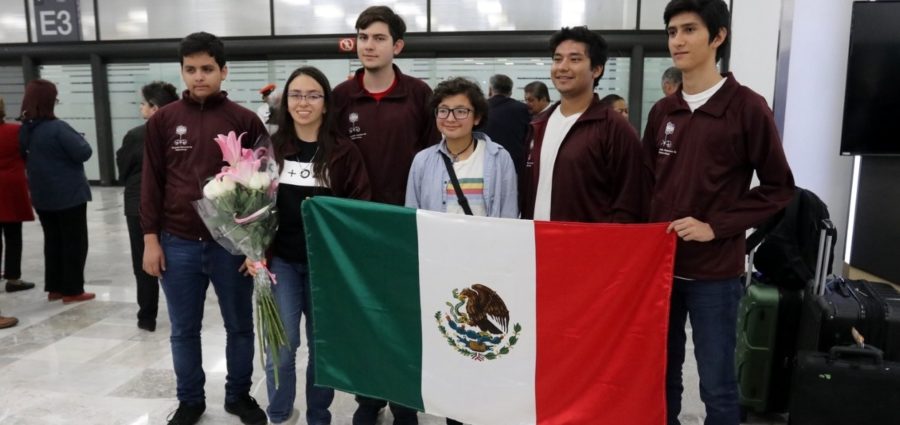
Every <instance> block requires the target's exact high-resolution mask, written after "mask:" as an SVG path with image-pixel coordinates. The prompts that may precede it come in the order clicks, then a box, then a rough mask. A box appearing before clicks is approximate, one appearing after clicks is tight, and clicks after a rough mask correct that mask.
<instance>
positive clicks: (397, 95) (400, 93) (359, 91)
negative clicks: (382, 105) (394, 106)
mask: <svg viewBox="0 0 900 425" xmlns="http://www.w3.org/2000/svg"><path fill="white" fill-rule="evenodd" d="M391 67H392V68H394V79H395V80H396V81H397V84H396V86H394V89H393V90H391V92H390V93H388V94H387V95H386V96H384V97H383V99H401V98H404V97H406V95H407V86H406V84H405V83H404V81H403V76H404V75H403V73H402V72H400V67H398V66H397V64H391ZM365 72H366V70H365V68H360V69H357V70H356V73H355V74H354V75H353V78H352V79H351V81H352V83H351V84H352V86H351V87H353V91H352V92H351V93H350V96H351V97H353V98H354V99H358V98H360V97H368V96H369V92H368V91H366V88H365V87H363V85H362V83H360V81H362V76H363V73H365Z"/></svg>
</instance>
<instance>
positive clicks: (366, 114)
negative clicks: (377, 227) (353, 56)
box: [333, 65, 441, 205]
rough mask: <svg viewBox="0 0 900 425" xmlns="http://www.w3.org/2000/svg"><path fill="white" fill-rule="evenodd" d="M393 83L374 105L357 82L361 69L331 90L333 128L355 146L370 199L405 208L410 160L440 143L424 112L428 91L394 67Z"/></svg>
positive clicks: (430, 117) (430, 115) (428, 114)
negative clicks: (367, 175) (394, 82)
mask: <svg viewBox="0 0 900 425" xmlns="http://www.w3.org/2000/svg"><path fill="white" fill-rule="evenodd" d="M393 67H394V73H395V74H396V76H397V77H396V78H397V84H396V86H395V87H394V88H393V90H391V92H390V93H388V94H387V95H386V96H385V97H384V98H382V99H381V100H380V101H376V100H375V99H374V98H373V97H372V96H370V95H369V93H368V92H367V91H366V89H365V87H363V86H362V84H360V79H361V76H362V73H363V70H362V69H359V70H358V71H356V75H355V76H354V77H353V78H351V79H349V80H347V81H344V82H343V83H341V84H338V86H337V87H335V88H334V96H333V97H334V108H335V111H336V114H335V121H336V123H335V125H336V127H335V130H336V131H337V132H338V133H339V134H341V135H342V136H344V137H347V138H348V139H350V140H352V141H353V142H355V143H356V146H357V147H359V151H360V152H361V153H362V156H363V161H365V164H366V170H368V172H369V180H370V182H371V184H372V200H373V201H376V202H384V203H388V204H394V205H403V202H404V201H405V200H406V178H407V176H408V175H409V167H410V166H411V165H412V160H413V157H414V156H416V153H417V152H419V151H420V150H422V149H425V148H427V147H428V146H431V145H433V144H435V143H437V142H439V141H440V140H441V134H440V133H439V132H438V131H437V127H436V124H435V119H434V112H432V111H430V110H428V101H429V99H430V98H431V89H430V88H429V87H428V85H427V84H425V83H424V82H422V80H419V79H418V78H414V77H410V76H408V75H404V74H403V73H401V72H400V68H398V67H397V65H393Z"/></svg>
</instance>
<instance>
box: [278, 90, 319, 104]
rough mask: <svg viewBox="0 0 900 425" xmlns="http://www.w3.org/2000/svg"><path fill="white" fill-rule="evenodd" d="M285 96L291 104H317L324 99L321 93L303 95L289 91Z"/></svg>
mask: <svg viewBox="0 0 900 425" xmlns="http://www.w3.org/2000/svg"><path fill="white" fill-rule="evenodd" d="M287 96H288V100H290V101H292V102H302V101H304V100H305V101H307V102H309V103H319V102H321V101H322V100H323V99H325V95H323V94H322V93H310V94H303V93H300V92H297V91H289V92H288V95H287Z"/></svg>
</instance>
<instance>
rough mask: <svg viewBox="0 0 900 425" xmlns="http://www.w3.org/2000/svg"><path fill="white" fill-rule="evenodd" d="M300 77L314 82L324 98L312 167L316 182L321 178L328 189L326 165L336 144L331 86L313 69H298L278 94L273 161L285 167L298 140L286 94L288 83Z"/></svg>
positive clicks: (303, 67) (326, 78)
mask: <svg viewBox="0 0 900 425" xmlns="http://www.w3.org/2000/svg"><path fill="white" fill-rule="evenodd" d="M301 75H306V76H307V77H310V78H312V79H313V80H316V82H317V83H319V85H320V86H322V94H323V95H325V99H322V103H323V105H324V108H325V113H324V114H322V124H321V125H320V126H319V134H318V136H317V139H318V140H316V141H317V142H318V143H319V148H318V149H319V150H318V151H317V152H318V153H317V154H316V155H315V157H314V158H313V162H312V163H313V174H314V175H315V176H316V178H320V179H321V181H322V183H324V184H325V185H328V184H329V176H328V161H329V160H330V159H331V155H332V152H334V148H335V144H336V143H337V141H336V139H335V136H334V128H333V121H334V112H333V110H334V108H332V106H331V85H330V84H329V83H328V77H326V76H325V74H323V73H322V71H319V69H318V68H316V67H314V66H301V67H300V68H297V69H295V70H294V72H292V73H291V75H290V76H289V77H288V79H287V81H286V82H285V83H284V89H283V90H282V92H281V100H280V101H279V104H278V109H276V113H275V116H276V118H275V120H276V123H277V124H278V130H277V131H276V132H275V134H273V135H272V144H273V146H274V148H275V159H276V160H277V161H278V165H282V164H284V156H285V152H286V151H287V150H288V148H290V147H291V145H292V144H293V143H294V140H296V139H299V138H300V135H298V134H297V129H296V128H294V118H293V117H291V113H290V111H289V110H288V104H287V103H288V93H287V92H288V87H289V86H290V85H291V82H292V81H294V79H295V78H297V77H299V76H301Z"/></svg>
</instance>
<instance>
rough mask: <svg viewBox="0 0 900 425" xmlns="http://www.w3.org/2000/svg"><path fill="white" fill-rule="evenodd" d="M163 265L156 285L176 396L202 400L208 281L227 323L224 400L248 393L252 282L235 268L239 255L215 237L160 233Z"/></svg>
mask: <svg viewBox="0 0 900 425" xmlns="http://www.w3.org/2000/svg"><path fill="white" fill-rule="evenodd" d="M161 244H162V249H163V253H164V254H165V258H166V270H165V271H163V273H162V279H160V284H161V286H162V289H163V291H164V292H165V294H166V304H167V305H168V307H169V320H170V321H171V322H172V336H171V344H172V359H173V362H174V364H175V378H176V382H177V384H176V386H177V395H178V401H182V402H186V403H188V404H195V403H199V402H201V401H204V400H205V398H206V396H205V393H204V390H203V386H204V384H205V383H206V375H205V374H204V373H203V358H202V356H201V351H200V329H201V327H202V322H203V304H204V302H205V301H206V290H207V288H209V282H210V281H212V284H213V289H215V291H216V295H217V296H218V298H219V310H220V311H221V312H222V319H223V320H224V322H225V333H226V345H225V358H226V368H227V371H228V374H227V375H226V377H225V402H227V403H230V402H234V401H237V399H238V398H239V397H241V396H243V395H247V394H249V392H250V378H251V375H253V344H254V341H255V340H254V337H253V304H252V300H253V281H252V280H251V279H250V278H249V277H246V276H244V275H243V274H241V273H240V272H238V268H240V266H241V265H242V264H243V262H244V257H243V256H235V255H231V253H229V252H228V251H226V250H225V248H222V246H221V245H219V244H218V243H216V242H215V241H193V240H187V239H182V238H179V237H177V236H174V235H171V234H168V233H166V232H163V234H162V241H161Z"/></svg>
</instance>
